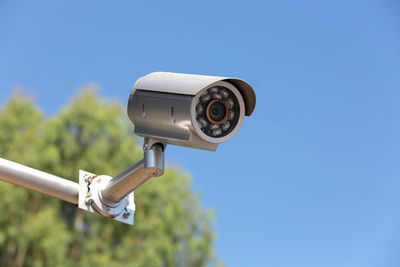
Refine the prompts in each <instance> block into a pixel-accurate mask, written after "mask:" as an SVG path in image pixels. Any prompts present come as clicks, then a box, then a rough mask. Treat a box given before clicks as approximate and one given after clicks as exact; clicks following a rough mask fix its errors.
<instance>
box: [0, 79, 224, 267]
mask: <svg viewBox="0 0 400 267" xmlns="http://www.w3.org/2000/svg"><path fill="white" fill-rule="evenodd" d="M126 117H127V116H126V115H124V114H123V108H122V107H121V106H120V104H119V103H117V102H110V101H104V100H99V99H98V97H97V95H96V89H95V88H94V86H91V87H89V88H86V89H84V90H83V91H82V92H81V93H80V94H79V95H78V96H77V97H76V98H74V99H73V100H72V101H71V102H70V103H69V105H68V106H67V107H65V108H64V109H63V110H62V111H61V112H60V114H58V115H56V116H55V117H53V118H51V119H46V118H44V117H43V115H42V114H41V112H40V111H39V110H38V109H37V108H36V107H35V106H34V104H33V101H30V100H28V99H26V98H22V97H20V96H18V95H15V96H13V97H12V99H11V100H10V101H9V102H8V103H7V104H6V105H5V106H4V107H3V109H2V111H1V113H0V156H1V157H3V158H6V159H10V160H13V161H16V162H18V163H22V164H26V165H28V166H31V167H34V168H38V169H40V170H43V171H46V172H49V173H52V174H55V175H58V176H61V177H65V178H70V179H71V180H74V181H77V180H78V170H79V169H83V170H87V171H89V172H93V173H98V174H108V175H111V176H113V175H116V174H118V173H119V172H120V171H122V170H123V169H125V168H126V167H128V166H129V165H131V164H133V163H134V162H136V161H137V160H139V159H140V157H141V156H142V151H141V148H140V146H139V145H138V144H137V143H136V139H135V137H134V135H133V127H132V126H131V124H130V123H129V122H128V121H127V119H125V118H126ZM135 198H136V209H137V213H136V216H135V226H133V227H132V226H128V225H124V224H122V223H118V222H114V221H111V220H110V219H107V218H103V217H100V216H97V215H94V214H90V213H84V212H82V211H80V210H79V209H77V208H76V207H74V206H73V205H71V204H69V203H65V202H62V201H60V200H57V199H54V198H51V197H47V196H45V195H41V194H39V193H36V192H32V191H30V190H27V189H24V188H20V187H17V186H14V185H11V184H8V183H5V182H0V265H1V266H207V265H215V264H216V263H217V260H216V257H215V255H214V253H213V249H212V245H213V239H214V234H213V232H212V230H211V221H210V220H211V218H212V214H211V213H210V211H204V210H202V209H201V207H200V205H199V201H198V196H196V195H193V193H192V192H191V190H190V177H189V176H188V175H187V174H184V173H182V172H181V171H179V170H177V169H167V170H166V172H165V174H164V175H163V176H162V177H160V178H153V179H150V181H149V182H147V183H146V184H144V185H143V186H142V187H140V188H139V189H138V190H136V191H135Z"/></svg>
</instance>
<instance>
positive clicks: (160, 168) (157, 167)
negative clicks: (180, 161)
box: [101, 144, 164, 203]
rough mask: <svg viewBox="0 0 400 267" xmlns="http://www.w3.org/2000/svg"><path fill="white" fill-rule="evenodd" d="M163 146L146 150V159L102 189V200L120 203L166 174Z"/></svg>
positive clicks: (154, 146)
mask: <svg viewBox="0 0 400 267" xmlns="http://www.w3.org/2000/svg"><path fill="white" fill-rule="evenodd" d="M163 149H164V148H163V147H162V146H161V145H158V144H155V145H153V146H152V147H151V148H149V149H147V150H145V156H144V159H142V160H140V161H138V162H137V163H136V164H134V165H132V166H130V167H129V168H128V169H126V170H125V171H123V172H121V173H120V174H118V175H117V176H115V177H114V178H113V179H111V180H110V181H109V182H108V183H106V184H104V187H103V188H102V189H101V196H102V199H104V200H105V201H108V202H113V203H118V202H120V201H121V200H122V199H123V198H124V197H125V196H127V195H128V194H129V193H130V192H132V191H134V190H135V189H136V188H138V187H139V186H140V185H142V184H143V183H144V182H146V181H147V180H148V179H150V178H151V177H157V176H160V175H162V174H163V173H164V151H163Z"/></svg>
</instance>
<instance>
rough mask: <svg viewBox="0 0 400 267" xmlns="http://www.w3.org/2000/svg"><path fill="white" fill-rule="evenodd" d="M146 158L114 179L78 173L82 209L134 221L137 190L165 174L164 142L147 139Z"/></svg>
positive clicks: (130, 221) (122, 220)
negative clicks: (148, 181) (150, 180)
mask: <svg viewBox="0 0 400 267" xmlns="http://www.w3.org/2000/svg"><path fill="white" fill-rule="evenodd" d="M143 149H144V158H143V159H142V160H140V161H138V162H137V163H136V164H134V165H132V166H130V167H129V168H128V169H126V170H125V171H123V172H121V173H120V174H118V175H117V176H115V177H114V178H112V177H110V176H106V175H101V176H96V175H94V174H92V173H88V172H85V171H80V173H79V208H81V209H84V210H88V211H91V212H94V213H98V214H100V215H102V216H105V217H110V218H113V219H114V220H117V221H121V222H124V223H127V224H131V225H132V224H133V214H134V212H135V204H134V192H133V191H134V190H135V189H136V188H138V187H139V186H140V185H142V184H143V183H144V182H146V181H147V180H148V179H150V178H151V177H158V176H161V175H162V174H163V173H164V149H165V144H164V143H161V142H159V141H157V140H153V139H145V145H144V148H143Z"/></svg>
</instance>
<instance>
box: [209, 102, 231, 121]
mask: <svg viewBox="0 0 400 267" xmlns="http://www.w3.org/2000/svg"><path fill="white" fill-rule="evenodd" d="M206 116H207V119H208V120H209V121H210V122H211V123H212V124H216V125H219V124H222V123H224V122H225V121H226V119H227V117H228V105H227V104H226V103H225V102H224V101H223V100H220V99H215V100H212V101H210V103H209V104H208V105H207V110H206Z"/></svg>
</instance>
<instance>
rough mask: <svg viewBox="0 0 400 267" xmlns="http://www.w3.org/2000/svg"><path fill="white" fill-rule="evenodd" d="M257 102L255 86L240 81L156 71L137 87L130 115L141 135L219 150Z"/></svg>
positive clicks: (131, 95)
mask: <svg viewBox="0 0 400 267" xmlns="http://www.w3.org/2000/svg"><path fill="white" fill-rule="evenodd" d="M255 104H256V96H255V93H254V90H253V88H252V87H251V86H250V85H249V84H248V83H247V82H245V81H243V80H240V79H237V78H227V77H216V76H205V75H192V74H181V73H171V72H153V73H150V74H148V75H146V76H144V77H142V78H140V79H139V80H137V82H136V83H135V85H134V86H133V89H132V91H131V94H130V97H129V102H128V116H129V118H130V120H131V121H132V122H133V123H134V125H135V134H137V135H139V136H142V137H145V138H152V139H156V140H160V141H161V142H163V143H166V144H167V143H168V144H173V145H180V146H186V147H193V148H198V149H205V150H211V151H215V150H216V148H217V146H218V144H220V143H222V142H226V141H228V140H230V139H231V138H232V137H233V136H235V135H236V134H237V133H238V131H239V130H240V128H241V126H242V123H243V120H244V117H245V116H250V115H251V113H252V112H253V110H254V107H255Z"/></svg>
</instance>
